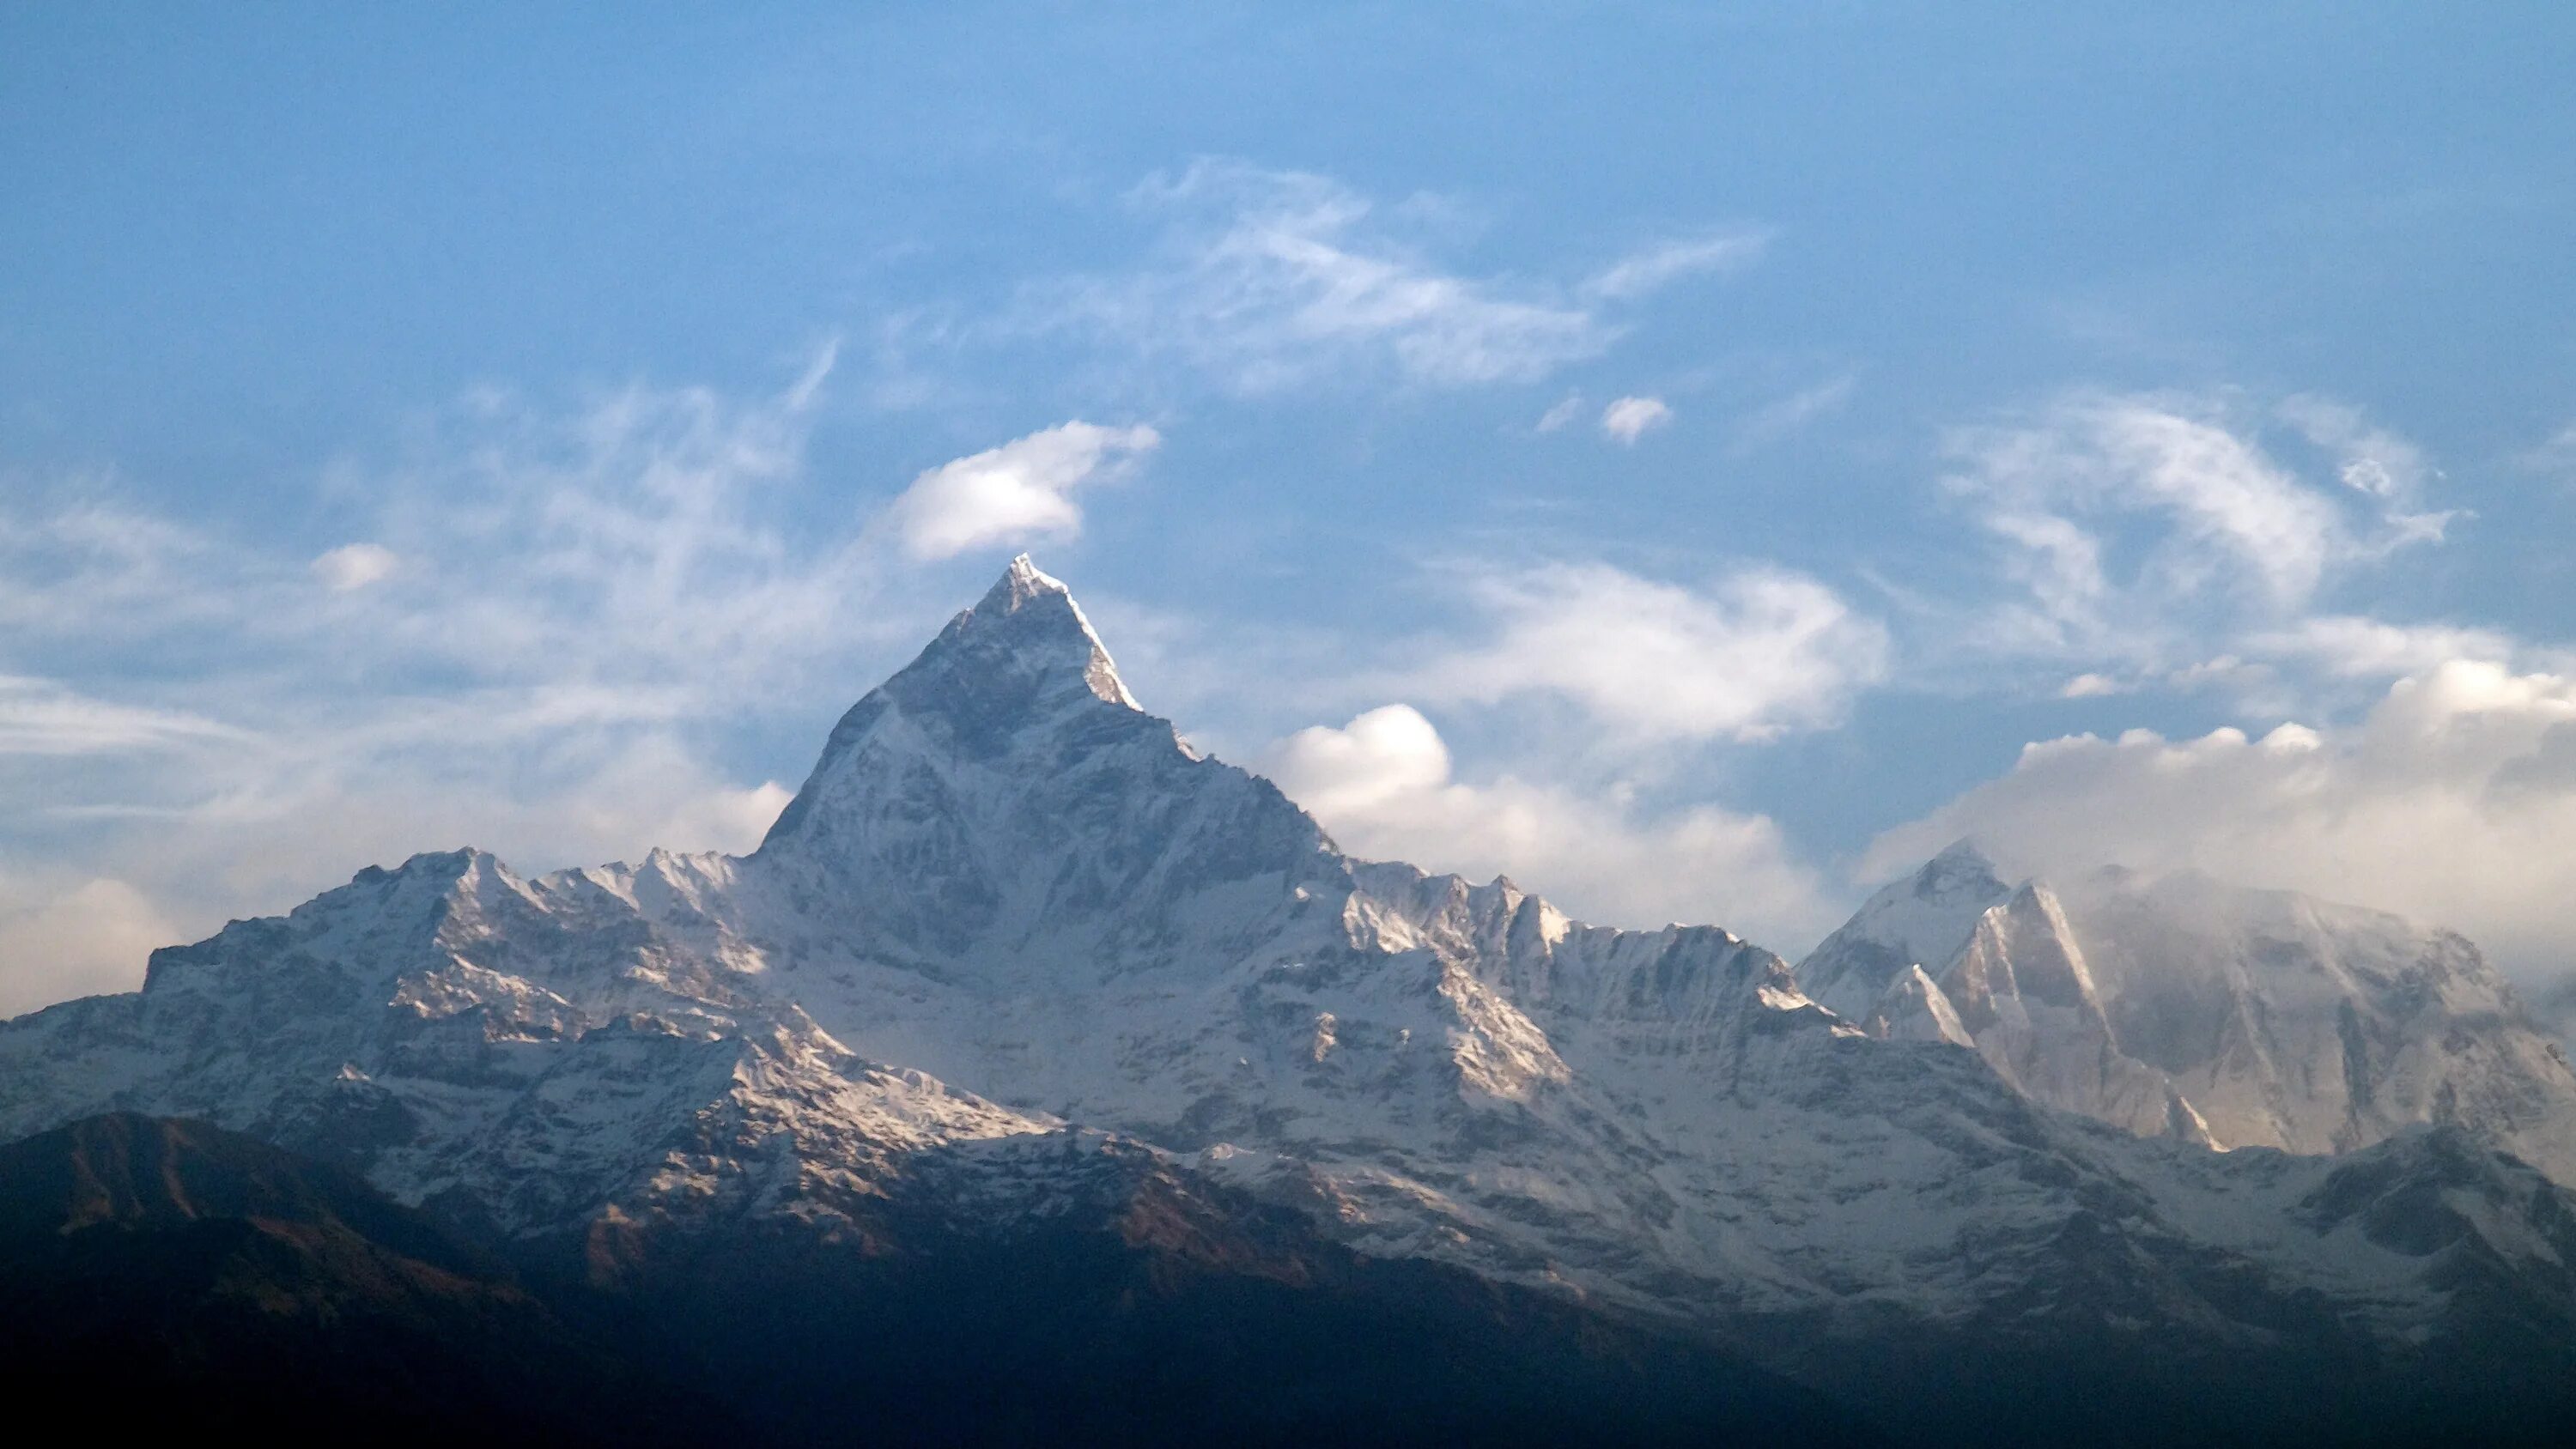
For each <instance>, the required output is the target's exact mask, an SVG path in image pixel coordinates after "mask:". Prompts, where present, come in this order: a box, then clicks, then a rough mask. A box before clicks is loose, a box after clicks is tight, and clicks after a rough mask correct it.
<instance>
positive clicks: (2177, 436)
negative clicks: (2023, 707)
mask: <svg viewBox="0 0 2576 1449" xmlns="http://www.w3.org/2000/svg"><path fill="white" fill-rule="evenodd" d="M2280 411H2281V414H2282V416H2285V417H2287V418H2288V419H2290V420H2291V421H2292V423H2293V425H2294V431H2295V432H2296V434H2297V435H2298V436H2297V437H2294V438H2293V439H2292V440H2291V441H2293V442H2297V441H2300V440H2301V439H2304V440H2306V441H2307V442H2308V443H2310V444H2312V445H2314V446H2317V447H2323V448H2326V449H2327V450H2328V451H2329V452H2330V453H2331V454H2332V455H2333V460H2332V461H2333V462H2334V465H2335V467H2336V469H2337V478H2338V480H2339V481H2338V482H2337V483H2335V484H2325V485H2320V484H2318V483H2315V482H2311V481H2310V480H2309V479H2308V478H2307V477H2305V476H2303V475H2302V474H2301V473H2300V472H2298V471H2296V470H2294V469H2293V468H2292V467H2291V466H2289V465H2287V464H2285V463H2283V462H2282V461H2281V460H2280V459H2279V458H2277V457H2276V456H2275V455H2274V453H2273V452H2272V451H2271V450H2270V449H2269V448H2267V446H2266V444H2265V441H2264V439H2263V437H2262V436H2261V433H2262V429H2261V428H2260V427H2259V426H2256V425H2255V423H2254V422H2248V421H2246V420H2244V419H2242V418H2240V417H2238V416H2236V415H2235V414H2234V412H2233V411H2231V408H2230V407H2229V406H2228V405H2227V404H2225V403H2223V402H2213V401H2210V400H2206V399H2193V398H2181V397H2174V396H2168V395H2149V396H2129V395H2106V394H2078V395H2073V396H2069V397H2066V398H2061V399H2059V400H2058V401H2057V402H2055V403H2053V404H2051V405H2050V406H2048V407H2045V408H2043V409H2041V410H2039V411H2038V412H2037V413H2035V414H2033V415H2030V416H2027V417H2024V418H2020V419H2017V420H2014V421H2011V422H2008V423H2004V424H1999V425H1990V426H1981V427H1972V428H1963V429H1958V430H1956V431H1954V432H1953V433H1952V434H1951V435H1950V437H1949V439H1948V443H1947V447H1948V451H1949V453H1950V455H1951V458H1952V460H1953V462H1954V464H1955V465H1956V466H1955V467H1954V469H1953V470H1952V471H1951V472H1950V473H1949V474H1948V475H1947V476H1946V478H1945V480H1944V483H1945V486H1946V488H1947V490H1948V491H1949V492H1950V493H1951V494H1952V495H1953V496H1954V497H1957V498H1959V499H1961V500H1963V501H1964V502H1965V503H1966V505H1967V506H1968V507H1969V509H1970V510H1971V511H1972V512H1973V513H1974V514H1975V515H1976V517H1977V519H1978V521H1979V522H1980V523H1981V524H1982V525H1983V527H1984V528H1985V529H1986V531H1987V532H1988V533H1989V534H1990V535H1991V536H1992V537H1993V538H1994V539H1995V540H1996V542H1997V544H1998V547H1999V558H2000V562H2001V564H2002V567H2003V569H2004V571H2005V574H2006V577H2007V578H2008V579H2009V580H2010V581H2011V582H2012V583H2013V585H2015V587H2016V588H2017V590H2018V594H2019V597H2018V598H2016V599H2014V600H2010V601H2007V602H2004V603H2002V604H2000V605H1998V606H1996V607H1994V608H1992V609H1991V610H1989V611H1988V613H1987V615H1986V618H1985V621H1984V628H1983V630H1982V631H1981V634H1982V636H1983V639H1984V642H1985V643H1986V645H1987V646H1988V647H1990V648H1993V649H1996V650H1999V651H2001V652H2004V653H2007V654H2015V653H2018V654H2031V655H2042V656H2047V657H2053V658H2060V659H2066V658H2083V659H2090V660H2096V661H2103V662H2112V661H2118V662H2124V663H2127V664H2129V665H2131V666H2133V667H2173V666H2175V665H2177V664H2180V663H2183V662H2186V660H2187V658H2188V656H2190V655H2192V654H2207V653H2212V652H2216V651H2215V650H2214V649H2212V648H2210V647H2209V645H2210V641H2211V639H2212V638H2213V637H2216V638H2224V639H2233V638H2235V637H2237V636H2238V635H2241V634H2242V633H2244V632H2245V631H2247V630H2250V629H2279V628H2281V627H2283V626H2285V625H2293V624H2295V623H2296V621H2298V620H2300V619H2301V618H2303V617H2304V616H2305V615H2306V614H2307V613H2308V612H2309V610H2310V609H2311V607H2312V605H2313V603H2314V601H2315V600H2316V599H2317V598H2318V596H2319V593H2320V590H2321V589H2322V588H2323V587H2325V586H2326V585H2327V584H2328V583H2329V582H2331V581H2333V580H2334V579H2336V578H2337V577H2339V576H2340V575H2342V574H2344V573H2346V572H2349V571H2350V570H2352V569H2354V568H2357V567H2359V566H2362V565H2365V564H2368V563H2372V562H2375V561H2377V560H2379V559H2382V558H2385V557H2387V556H2388V555H2389V554H2390V553H2392V552H2394V551H2396V550H2398V549H2401V548H2404V547H2407V546H2409V545H2413V544H2420V543H2426V542H2436V541H2439V540H2440V539H2441V537H2442V536H2443V532H2444V529H2445V528H2446V527H2447V525H2448V523H2449V521H2450V519H2451V518H2452V517H2453V515H2451V514H2447V513H2432V512H2422V511H2415V510H2414V501H2415V497H2416V494H2417V492H2418V489H2419V487H2420V485H2421V484H2422V483H2423V482H2425V481H2426V480H2427V479H2428V478H2430V477H2431V476H2433V474H2432V470H2431V469H2430V467H2429V465H2428V464H2426V462H2425V461H2424V459H2423V457H2422V455H2421V453H2420V451H2418V450H2416V449H2415V448H2414V447H2413V446H2412V445H2411V444H2408V443H2406V442H2405V441H2404V440H2403V439H2401V438H2398V437H2396V436H2395V435H2394V434H2392V433H2389V432H2387V431H2385V430H2384V429H2378V428H2374V427H2372V426H2370V425H2369V424H2367V423H2366V422H2365V421H2364V420H2363V419H2362V417H2361V415H2360V414H2359V412H2357V411H2356V410H2354V409H2351V408H2349V407H2346V406H2343V405H2341V404H2337V403H2333V402H2331V401H2329V400H2325V399H2319V398H2311V397H2303V398H2297V399H2293V400H2292V401H2291V402H2290V403H2287V404H2284V405H2283V406H2282V409H2281V410H2280ZM2259 421H2260V420H2259V419H2258V420H2256V422H2259ZM2177 655H2181V656H2185V657H2184V658H2176V657H2175V656H2177Z"/></svg>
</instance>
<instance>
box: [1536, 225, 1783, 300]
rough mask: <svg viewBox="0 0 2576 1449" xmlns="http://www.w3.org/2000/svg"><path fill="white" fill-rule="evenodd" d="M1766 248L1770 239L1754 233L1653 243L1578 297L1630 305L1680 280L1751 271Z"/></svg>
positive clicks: (1600, 276)
mask: <svg viewBox="0 0 2576 1449" xmlns="http://www.w3.org/2000/svg"><path fill="white" fill-rule="evenodd" d="M1770 245H1771V233H1770V232H1769V231H1768V230H1764V229H1758V228H1747V229H1743V230H1737V231H1721V232H1714V233H1711V234H1709V235H1706V236H1700V237H1692V238H1686V239H1681V240H1675V241H1666V242H1659V243H1657V244H1655V245H1654V246H1650V247H1647V248H1645V249H1643V250H1641V251H1638V252H1634V253H1631V254H1630V255H1628V256H1625V257H1622V258H1620V259H1619V260H1618V261H1616V262H1614V263H1612V264H1611V265H1610V266H1608V267H1606V268H1604V269H1603V270H1602V271H1600V272H1599V273H1597V274H1596V275H1594V276H1593V277H1592V278H1591V279H1589V280H1588V281H1586V282H1585V283H1584V284H1583V289H1582V290H1583V294H1584V295H1585V296H1588V297H1603V298H1608V299H1610V300H1613V301H1632V300H1634V299H1636V298H1639V297H1643V296H1645V295H1646V294H1648V293H1650V292H1653V291H1656V290H1658V289H1660V288H1662V287H1665V286H1667V285H1669V284H1671V283H1673V282H1676V281H1678V280H1680V279H1681V278H1683V277H1688V276H1693V275H1696V274H1698V273H1702V272H1725V271H1735V270H1737V269H1739V268H1743V267H1748V266H1751V265H1752V264H1753V263H1755V262H1757V261H1760V260H1761V258H1762V253H1763V252H1764V251H1765V250H1767V249H1768V248H1769V247H1770Z"/></svg>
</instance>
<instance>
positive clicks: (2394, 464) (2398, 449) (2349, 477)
mask: <svg viewBox="0 0 2576 1449" xmlns="http://www.w3.org/2000/svg"><path fill="white" fill-rule="evenodd" d="M2278 411H2279V412H2280V414H2281V417H2282V418H2283V420H2284V421H2286V422H2288V423H2289V424H2290V426H2292V427H2294V428H2296V429H2298V430H2299V432H2300V433H2301V434H2302V435H2304V436H2305V437H2306V438H2307V439H2308V441H2310V442H2312V443H2314V444H2316V445H2317V446H2318V447H2321V448H2326V449H2329V450H2331V451H2332V452H2333V453H2334V454H2335V462H2336V467H2335V476H2336V477H2337V478H2339V479H2341V480H2342V482H2343V484H2344V486H2346V487H2348V488H2352V489H2354V490H2356V491H2358V492H2362V493H2367V494H2369V495H2371V496H2372V497H2374V498H2408V497H2412V496H2414V494H2415V493H2416V492H2417V490H2419V489H2420V488H2422V486H2423V485H2424V483H2425V481H2426V480H2427V479H2429V478H2431V477H2432V476H2434V474H2433V468H2432V465H2431V464H2430V463H2428V462H2427V461H2426V460H2425V457H2424V451H2423V449H2421V448H2418V447H2416V446H2415V445H2414V444H2413V443H2411V442H2409V441H2407V440H2406V439H2405V438H2402V437H2400V436H2398V435H2397V434H2395V433H2393V432H2390V431H2389V430H2387V429H2386V428H2382V427H2378V426H2375V425H2374V424H2372V423H2371V421H2370V420H2369V419H2368V418H2367V417H2366V416H2364V415H2363V413H2362V411H2361V409H2359V408H2357V407H2354V406H2352V405H2351V404H2349V403H2342V402H2337V401H2335V400H2334V399H2333V398H2326V397H2318V396H2316V395H2314V394H2312V393H2302V394H2300V395H2298V396H2296V397H2291V398H2287V399H2284V400H2283V401H2282V403H2281V405H2280V407H2279V409H2278Z"/></svg>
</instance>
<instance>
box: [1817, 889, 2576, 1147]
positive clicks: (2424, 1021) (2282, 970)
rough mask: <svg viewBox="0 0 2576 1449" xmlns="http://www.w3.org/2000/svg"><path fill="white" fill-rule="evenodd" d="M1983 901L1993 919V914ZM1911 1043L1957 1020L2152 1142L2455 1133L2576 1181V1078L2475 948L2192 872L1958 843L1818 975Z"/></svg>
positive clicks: (2007, 1070)
mask: <svg viewBox="0 0 2576 1449" xmlns="http://www.w3.org/2000/svg"><path fill="white" fill-rule="evenodd" d="M1981 902H1982V904H1980V903H1981ZM1914 966H1920V967H1922V968H1924V974H1925V975H1926V977H1927V978H1928V982H1927V984H1926V985H1925V986H1923V987H1922V988H1920V989H1917V990H1914V991H1912V992H1910V993H1907V994H1906V999H1905V1000H1903V1001H1898V1002H1892V1003H1890V1004H1889V1006H1888V1007H1886V1008H1883V1009H1879V1010H1878V1014H1879V1018H1880V1020H1879V1023H1878V1029H1880V1030H1881V1031H1883V1032H1884V1033H1886V1034H1891V1035H1914V1036H1925V1035H1937V1034H1938V1024H1937V1022H1933V1021H1932V1020H1931V1018H1932V1017H1934V1016H1936V1015H1940V1014H1944V1012H1945V1010H1946V1014H1947V1015H1950V1016H1955V1017H1956V1018H1957V1019H1958V1020H1959V1022H1960V1023H1961V1025H1962V1026H1963V1027H1964V1028H1965V1030H1966V1031H1967V1033H1968V1034H1969V1036H1970V1038H1971V1039H1972V1040H1973V1041H1974V1043H1975V1044H1976V1046H1977V1048H1978V1049H1979V1051H1981V1052H1982V1053H1984V1054H1985V1056H1986V1057H1987V1058H1988V1059H1989V1060H1990V1061H1991V1062H1993V1063H1994V1065H1995V1067H1996V1070H1997V1071H1998V1072H2000V1073H2002V1074H2003V1075H2004V1076H2005V1077H2006V1078H2007V1079H2009V1080H2011V1081H2012V1082H2014V1083H2015V1085H2017V1086H2018V1087H2020V1088H2021V1089H2022V1090H2023V1091H2024V1092H2025V1093H2027V1094H2028V1095H2030V1096H2032V1097H2033V1098H2035V1099H2037V1100H2039V1101H2043V1102H2047V1103H2049V1104H2051V1105H2054V1106H2059V1107H2064V1108H2066V1109H2068V1110H2071V1111H2078V1112H2082V1113H2085V1114H2086V1115H2088V1116H2093V1117H2097V1118H2100V1119H2101V1120H2103V1121H2106V1122H2111V1123H2114V1124H2116V1125H2119V1126H2122V1127H2125V1128H2128V1129H2129V1130H2132V1131H2136V1132H2141V1133H2163V1132H2170V1133H2173V1134H2175V1135H2179V1136H2183V1137H2186V1138H2192V1137H2195V1136H2197V1135H2200V1134H2206V1135H2207V1136H2209V1137H2211V1138H2214V1140H2215V1141H2216V1142H2217V1143H2219V1144H2220V1145H2222V1146H2230V1147H2234V1146H2249V1145H2261V1146H2272V1147H2281V1148H2286V1149H2289V1150H2291V1151H2295V1152H2303V1153H2326V1152H2341V1151H2349V1150H2351V1149H2354V1148H2357V1147H2363V1146H2367V1145H2369V1144H2371V1143H2374V1142H2378V1141H2381V1140H2383V1139H2385V1138H2387V1137H2389V1136H2391V1135H2393V1134H2395V1133H2397V1132H2399V1131H2401V1130H2404V1129H2405V1128H2407V1127H2409V1126H2412V1125H2415V1124H2420V1123H2427V1122H2446V1123H2455V1124H2458V1125H2460V1126H2463V1127H2466V1128H2468V1129H2469V1130H2471V1131H2472V1132H2474V1133H2475V1134H2477V1135H2478V1136H2479V1137H2481V1138H2482V1139H2484V1140H2486V1141H2488V1142H2490V1143H2493V1144H2495V1145H2497V1146H2500V1147H2503V1148H2505V1149H2507V1150H2510V1151H2512V1152H2514V1153H2516V1154H2518V1155H2520V1156H2521V1157H2523V1158H2524V1159H2525V1160H2526V1161H2529V1162H2532V1163H2534V1164H2535V1165H2537V1166H2539V1167H2541V1168H2542V1169H2543V1170H2544V1171H2547V1172H2549V1173H2550V1174H2552V1175H2553V1176H2555V1177H2556V1178H2557V1179H2558V1180H2559V1181H2561V1182H2576V1074H2571V1073H2570V1071H2569V1069H2568V1064H2567V1061H2566V1058H2565V1056H2564V1055H2563V1053H2562V1052H2561V1050H2560V1049H2559V1047H2558V1046H2557V1044H2556V1043H2554V1042H2552V1041H2551V1040H2550V1039H2549V1038H2548V1037H2547V1035H2546V1034H2545V1033H2544V1032H2543V1031H2542V1029H2541V1028H2540V1026H2539V1025H2538V1023H2537V1022H2536V1021H2535V1020H2534V1019H2533V1018H2532V1017H2531V1016H2530V1014H2529V1013H2528V1012H2527V1011H2525V1010H2524V1008H2523V1007H2522V1005H2521V1004H2520V1003H2519V1002H2518V1001H2517V1000H2516V999H2515V997H2514V994H2513V991H2512V989H2511V988H2510V987H2509V986H2508V985H2506V983H2505V981H2504V979H2503V978H2502V977H2501V976H2499V975H2498V974H2497V973H2496V972H2495V971H2494V969H2493V968H2491V967H2489V966H2488V965H2487V964H2486V962H2485V961H2484V959H2483V958H2481V957H2480V956H2479V955H2478V952H2477V949H2476V948H2475V947H2473V946H2471V945H2470V944H2469V943H2468V942H2467V941H2465V940H2462V939H2461V938H2460V937H2458V936H2456V935H2453V934H2451V933H2449V932H2446V931H2431V930H2425V929H2423V928H2420V927H2417V926H2415V925H2413V924H2411V923H2409V922H2407V921H2405V920H2403V919H2400V918H2399V917H2396V916H2391V915H2387V914H2384V913H2381V912H2377V911H2367V910H2361V909H2358V908H2356V907H2350V906H2339V905H2333V904H2330V903H2327V902H2324V901H2318V900H2315V899H2312V898H2310V897H2306V896H2301V895H2297V894H2294V893H2290V892H2283V891H2254V890H2244V889H2239V888H2236V887H2231V886H2225V885H2221V884H2219V883H2218V882H2215V881H2212V880H2209V879H2207V878H2206V877H2203V876H2198V875H2194V874H2190V873H2181V874H2176V875H2173V876H2168V877H2165V878H2162V879H2147V878H2144V877H2141V876H2138V875H2135V874H2134V873H2131V872H2127V871H2121V870H2116V869H2115V870H2106V871H2101V872H2096V873H2093V874H2090V875H2086V876H2084V877H2081V878H2079V879H2077V880H2075V881H2073V882H2071V883H2066V884H2064V885H2063V886H2052V885H2051V884H2049V883H2047V882H2038V881H2034V882H2027V883H2025V884H2023V885H2022V886H2020V887H2019V888H2017V889H2014V888H2008V887H2006V886H2005V885H2004V884H2003V883H2002V881H2000V880H1999V879H1997V878H1996V877H1995V876H1994V874H1993V871H1992V868H1991V866H1990V865H1988V864H1986V863H1985V862H1984V860H1983V858H1982V857H1980V856H1977V855H1976V854H1975V852H1974V850H1973V848H1972V847H1969V846H1966V845H1964V844H1962V845H1958V846H1953V847H1951V849H1950V850H1948V851H1945V852H1943V853H1942V855H1941V856H1939V857H1937V858H1936V859H1934V860H1933V861H1932V862H1931V863H1929V864H1927V865H1925V866H1924V867H1923V869H1922V870H1921V871H1919V872H1917V873H1916V875H1915V876H1914V877H1912V878H1911V879H1910V880H1906V881H1900V882H1898V883H1896V884H1895V885H1892V886H1889V887H1888V888H1887V889H1885V890H1883V891H1881V892H1880V893H1879V894H1878V895H1877V896H1875V897H1873V898H1872V899H1871V900H1870V902H1869V903H1868V904H1867V905H1865V906H1864V907H1863V908H1862V909H1861V911H1860V913H1859V914H1858V915H1856V916H1854V917H1853V918H1852V920H1851V921H1850V922H1849V923H1848V924H1846V925H1845V926H1844V927H1843V928H1842V929H1841V930H1839V931H1837V932H1835V933H1834V935H1833V936H1831V937H1829V938H1827V939H1826V941H1825V942H1824V944H1822V945H1821V946H1819V947H1818V948H1817V950H1816V952H1815V954H1814V955H1812V956H1811V957H1810V958H1809V959H1808V961H1807V962H1806V963H1804V964H1802V965H1801V966H1800V968H1799V972H1800V975H1801V977H1802V978H1803V979H1807V980H1809V981H1810V982H1811V983H1812V982H1815V981H1824V982H1828V983H1831V985H1830V989H1829V990H1828V989H1827V988H1819V991H1820V994H1829V995H1830V996H1831V997H1832V998H1833V999H1836V1000H1843V1001H1851V1000H1855V999H1862V998H1865V997H1867V996H1868V995H1869V993H1870V992H1871V991H1873V990H1876V991H1880V992H1884V991H1888V990H1891V989H1897V988H1901V987H1904V986H1905V985H1906V983H1907V976H1906V972H1907V970H1908V968H1910V967H1914Z"/></svg>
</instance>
